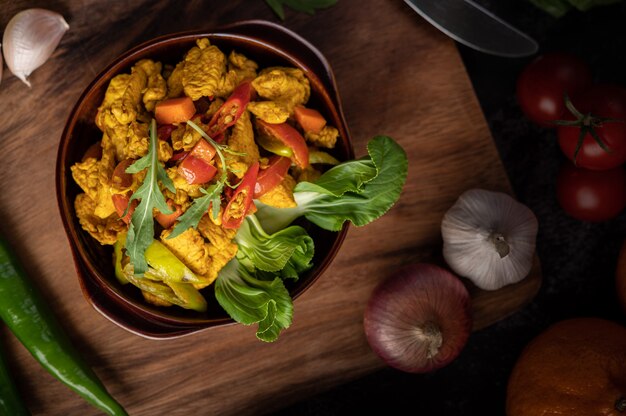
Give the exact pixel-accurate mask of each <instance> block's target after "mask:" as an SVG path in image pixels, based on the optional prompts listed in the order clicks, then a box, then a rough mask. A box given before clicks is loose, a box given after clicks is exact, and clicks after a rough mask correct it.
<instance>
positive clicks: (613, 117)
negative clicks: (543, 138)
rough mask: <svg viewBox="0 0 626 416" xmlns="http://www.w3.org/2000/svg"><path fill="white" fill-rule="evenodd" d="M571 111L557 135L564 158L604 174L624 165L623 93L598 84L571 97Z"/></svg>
mask: <svg viewBox="0 0 626 416" xmlns="http://www.w3.org/2000/svg"><path fill="white" fill-rule="evenodd" d="M571 103H572V105H573V108H572V109H573V110H575V111H576V112H577V113H578V114H577V115H576V114H572V113H570V114H568V115H567V117H564V118H565V119H566V120H572V121H574V120H575V124H574V125H571V126H565V125H561V126H559V127H558V130H557V135H558V138H559V146H560V147H561V150H562V151H563V153H564V154H565V156H566V157H567V158H568V159H570V160H571V161H573V162H574V163H575V164H576V165H577V166H579V167H582V168H586V169H594V170H604V169H611V168H614V167H616V166H619V165H622V164H624V163H625V162H626V90H625V89H624V88H622V87H620V86H617V85H609V84H598V85H594V86H592V87H591V88H589V89H587V90H585V91H583V92H582V93H580V94H578V95H576V96H575V97H572V101H571Z"/></svg>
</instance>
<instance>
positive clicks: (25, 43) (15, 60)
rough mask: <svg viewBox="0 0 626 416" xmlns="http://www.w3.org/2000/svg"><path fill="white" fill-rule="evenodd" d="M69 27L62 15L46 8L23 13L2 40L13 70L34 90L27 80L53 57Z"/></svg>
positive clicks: (12, 21) (5, 57) (14, 19)
mask: <svg viewBox="0 0 626 416" xmlns="http://www.w3.org/2000/svg"><path fill="white" fill-rule="evenodd" d="M68 29H69V25H68V24H67V22H66V21H65V19H63V16H61V15H60V14H58V13H55V12H53V11H50V10H45V9H27V10H23V11H21V12H19V13H18V14H16V15H15V16H13V18H11V20H10V21H9V23H8V24H7V27H6V29H5V30H4V36H3V37H2V43H3V44H4V48H3V52H4V60H5V61H6V64H7V66H8V67H9V70H10V71H11V72H12V73H13V74H15V76H16V77H18V78H19V79H21V80H22V81H23V82H24V83H25V84H26V85H28V86H29V87H30V82H29V81H28V79H27V77H28V76H29V75H30V74H31V72H33V71H34V70H35V69H37V68H39V67H40V66H41V65H43V63H44V62H46V61H47V60H48V58H50V55H52V53H53V52H54V50H55V49H56V47H57V45H58V44H59V42H60V41H61V38H62V37H63V35H64V34H65V32H67V30H68Z"/></svg>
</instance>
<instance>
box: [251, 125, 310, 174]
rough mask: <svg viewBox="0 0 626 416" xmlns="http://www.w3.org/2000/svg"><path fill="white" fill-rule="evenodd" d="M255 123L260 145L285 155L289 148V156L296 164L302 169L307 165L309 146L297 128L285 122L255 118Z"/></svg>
mask: <svg viewBox="0 0 626 416" xmlns="http://www.w3.org/2000/svg"><path fill="white" fill-rule="evenodd" d="M256 124H257V130H258V133H259V144H260V145H261V146H262V147H264V148H265V149H266V150H269V151H271V152H273V153H280V154H281V155H287V154H288V153H289V150H291V158H292V160H293V161H294V163H295V164H296V165H298V166H299V167H300V168H302V169H305V168H306V167H308V166H309V148H308V147H307V145H306V141H305V140H304V137H302V135H301V134H300V133H299V132H298V130H296V129H294V128H293V127H291V126H290V125H289V124H287V123H281V124H270V123H266V122H265V121H263V120H259V119H257V121H256ZM285 150H287V152H285Z"/></svg>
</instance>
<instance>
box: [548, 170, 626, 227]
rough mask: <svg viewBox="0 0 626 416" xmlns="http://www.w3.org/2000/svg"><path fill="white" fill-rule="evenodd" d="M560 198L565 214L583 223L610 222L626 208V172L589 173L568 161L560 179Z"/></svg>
mask: <svg viewBox="0 0 626 416" xmlns="http://www.w3.org/2000/svg"><path fill="white" fill-rule="evenodd" d="M557 198H558V200H559V203H560V204H561V207H562V208H563V210H564V211H565V212H566V213H567V214H569V215H570V216H572V217H574V218H577V219H579V220H583V221H589V222H601V221H607V220H610V219H612V218H614V217H616V216H617V215H619V213H620V212H622V210H623V209H624V208H625V207H626V170H624V167H623V166H618V167H616V168H613V169H608V170H601V171H599V170H588V169H582V168H578V167H576V166H574V165H573V164H572V163H570V162H569V161H566V162H565V163H564V164H563V165H562V166H561V170H560V172H559V175H558V178H557Z"/></svg>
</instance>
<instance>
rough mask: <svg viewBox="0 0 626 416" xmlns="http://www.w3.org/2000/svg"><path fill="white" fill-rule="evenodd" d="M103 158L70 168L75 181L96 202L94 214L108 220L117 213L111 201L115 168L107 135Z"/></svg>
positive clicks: (103, 142) (80, 163) (103, 140)
mask: <svg viewBox="0 0 626 416" xmlns="http://www.w3.org/2000/svg"><path fill="white" fill-rule="evenodd" d="M102 144H103V150H102V158H101V159H100V160H96V159H94V158H89V159H87V160H85V161H84V162H78V163H75V164H74V165H72V166H71V167H70V170H71V172H72V177H73V178H74V181H75V182H76V183H77V184H78V186H80V187H81V189H82V190H83V191H84V192H85V193H86V194H87V195H88V196H89V198H90V199H91V200H92V201H94V210H93V211H92V213H93V214H94V215H96V216H97V217H99V218H107V217H108V216H110V215H111V214H113V213H114V212H115V207H114V205H113V201H112V200H111V185H112V184H111V176H112V175H113V169H114V168H115V166H114V164H115V156H114V153H113V149H112V148H111V146H110V145H109V144H108V139H107V137H106V135H103V139H102Z"/></svg>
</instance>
